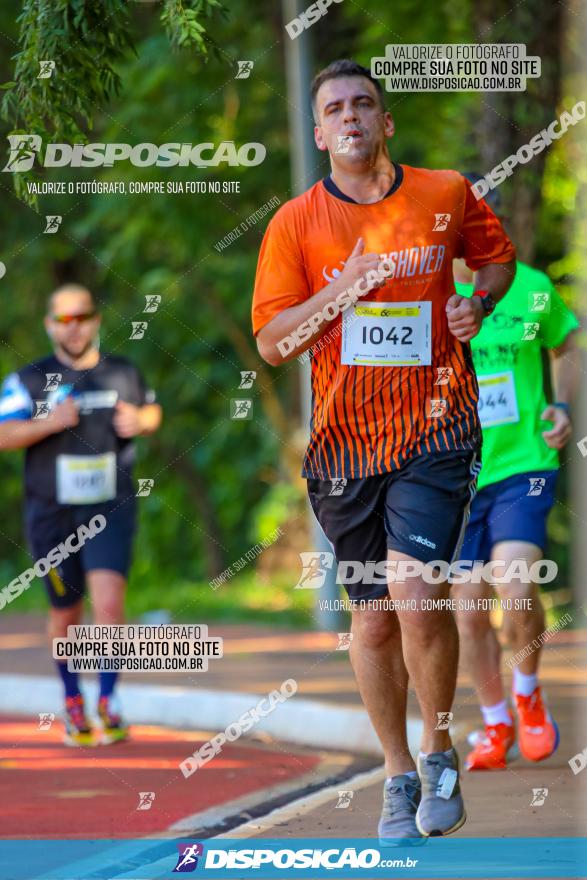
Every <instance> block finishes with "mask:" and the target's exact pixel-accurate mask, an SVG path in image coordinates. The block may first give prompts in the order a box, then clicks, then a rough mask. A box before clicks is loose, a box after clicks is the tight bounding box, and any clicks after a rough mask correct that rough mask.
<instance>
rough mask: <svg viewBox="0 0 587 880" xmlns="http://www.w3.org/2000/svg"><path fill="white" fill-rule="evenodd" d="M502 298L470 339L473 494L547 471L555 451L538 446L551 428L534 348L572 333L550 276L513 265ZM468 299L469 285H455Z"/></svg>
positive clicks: (573, 323) (555, 461) (572, 323)
mask: <svg viewBox="0 0 587 880" xmlns="http://www.w3.org/2000/svg"><path fill="white" fill-rule="evenodd" d="M516 268H517V271H516V278H515V280H514V283H513V285H512V286H511V287H510V289H509V291H508V295H507V296H506V297H505V298H504V299H503V300H502V301H501V302H500V303H499V305H498V306H497V308H496V310H495V311H494V312H493V314H492V315H489V317H487V318H486V319H485V320H484V321H483V324H482V326H481V330H480V332H479V334H478V335H477V336H475V337H474V338H473V339H472V340H471V349H472V351H473V361H474V363H475V369H476V371H477V378H478V380H479V392H480V393H479V406H478V411H479V417H480V419H481V425H482V427H483V467H482V469H481V474H480V475H479V479H478V481H477V488H478V490H481V489H483V488H484V487H485V486H488V485H489V484H490V483H497V482H498V481H499V480H505V479H506V477H511V476H512V475H514V474H520V473H526V472H529V471H546V470H555V469H556V468H558V466H559V457H558V452H557V450H556V449H553V448H552V447H550V446H548V445H547V444H546V442H545V441H544V437H543V432H544V431H548V430H549V429H550V428H551V427H552V425H551V423H550V422H549V421H547V420H546V419H545V418H544V416H545V415H546V416H547V417H548V416H549V415H552V413H550V412H548V413H545V410H546V409H547V402H546V396H545V391H544V382H543V381H542V374H543V368H542V349H543V348H546V349H557V348H558V347H559V346H560V345H562V343H563V342H564V341H565V339H566V338H567V336H568V335H569V333H570V332H571V331H572V330H576V329H577V328H578V327H579V322H578V321H577V319H576V317H575V316H574V314H573V313H572V312H571V310H570V309H569V308H568V307H567V306H566V305H565V303H564V302H563V300H562V299H561V296H560V294H559V293H558V292H557V290H556V288H555V287H554V285H553V284H552V282H551V280H550V278H549V277H548V276H547V275H545V274H544V272H539V271H538V270H537V269H532V268H531V267H530V266H526V265H525V264H524V263H520V262H518V263H517V264H516ZM455 288H456V291H457V293H460V294H461V296H471V295H472V293H473V285H472V283H471V284H462V283H459V282H458V281H457V282H456V283H455Z"/></svg>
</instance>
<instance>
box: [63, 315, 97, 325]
mask: <svg viewBox="0 0 587 880" xmlns="http://www.w3.org/2000/svg"><path fill="white" fill-rule="evenodd" d="M97 314H98V313H97V312H82V313H81V314H80V315H51V320H52V321H55V323H56V324H71V323H72V322H73V321H82V322H83V321H91V319H92V318H95V317H96V315H97Z"/></svg>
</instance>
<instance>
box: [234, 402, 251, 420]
mask: <svg viewBox="0 0 587 880" xmlns="http://www.w3.org/2000/svg"><path fill="white" fill-rule="evenodd" d="M230 418H231V419H236V420H237V421H243V420H244V419H252V418H253V401H252V400H251V399H250V398H233V399H231V401H230Z"/></svg>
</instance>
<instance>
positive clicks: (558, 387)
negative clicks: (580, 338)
mask: <svg viewBox="0 0 587 880" xmlns="http://www.w3.org/2000/svg"><path fill="white" fill-rule="evenodd" d="M574 335H575V334H574V333H572V334H571V336H567V338H566V339H565V341H564V343H563V344H562V345H561V346H559V347H558V348H556V349H551V350H550V351H549V356H550V376H551V381H552V393H553V395H554V400H555V401H556V402H558V403H568V404H571V403H572V402H573V399H574V398H575V395H576V394H577V392H578V390H579V385H580V382H581V354H580V352H579V350H578V349H577V346H576V345H575V340H574V338H573V337H574Z"/></svg>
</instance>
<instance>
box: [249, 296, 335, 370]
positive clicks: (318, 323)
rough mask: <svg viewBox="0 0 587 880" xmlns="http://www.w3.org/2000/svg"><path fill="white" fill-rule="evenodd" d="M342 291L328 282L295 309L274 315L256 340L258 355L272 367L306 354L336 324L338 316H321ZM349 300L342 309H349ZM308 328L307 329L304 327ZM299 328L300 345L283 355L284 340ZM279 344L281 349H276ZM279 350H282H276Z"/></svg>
mask: <svg viewBox="0 0 587 880" xmlns="http://www.w3.org/2000/svg"><path fill="white" fill-rule="evenodd" d="M344 291H345V287H344V285H343V284H341V283H340V282H339V281H338V280H335V281H332V282H331V283H330V284H327V285H326V287H323V288H322V290H319V291H318V293H316V294H314V296H311V297H310V298H309V299H307V300H305V301H304V302H303V303H300V304H299V305H297V306H291V307H290V308H289V309H285V310H284V311H283V312H281V314H279V315H276V317H275V318H273V320H272V321H270V322H269V324H267V325H266V326H265V327H263V329H262V330H261V331H260V333H259V335H258V339H257V344H258V347H259V353H260V354H261V356H262V357H263V358H264V360H266V361H268V362H269V363H270V364H272V365H274V366H275V365H277V364H279V363H284V362H285V361H288V360H291V359H292V358H294V357H298V355H300V354H302V353H303V352H304V351H307V350H308V349H309V348H311V346H312V345H314V343H315V342H317V341H318V339H320V337H321V336H323V335H324V333H326V330H327V329H328V327H329V326H330V325H331V324H332V322H333V321H335V320H336V318H337V317H338V314H339V313H340V311H344V309H342V308H341V309H340V311H339V313H337V314H336V315H333V317H331V318H328V316H327V315H325V314H324V309H327V311H328V307H329V306H330V305H331V304H334V303H335V302H336V298H337V297H338V296H340V294H342V293H343V292H344ZM350 301H351V300H350V297H349V299H348V301H347V303H346V305H347V306H348V305H350ZM308 325H309V326H308ZM300 328H303V330H302V335H303V336H304V339H303V341H299V342H297V343H296V344H294V343H293V341H292V344H291V351H289V352H288V353H287V354H285V353H284V351H285V349H286V348H289V347H290V346H289V345H288V344H286V340H293V339H294V338H295V336H296V334H297V331H298V330H299V329H300ZM280 343H281V346H280V345H279V344H280ZM280 347H281V349H282V350H280Z"/></svg>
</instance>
